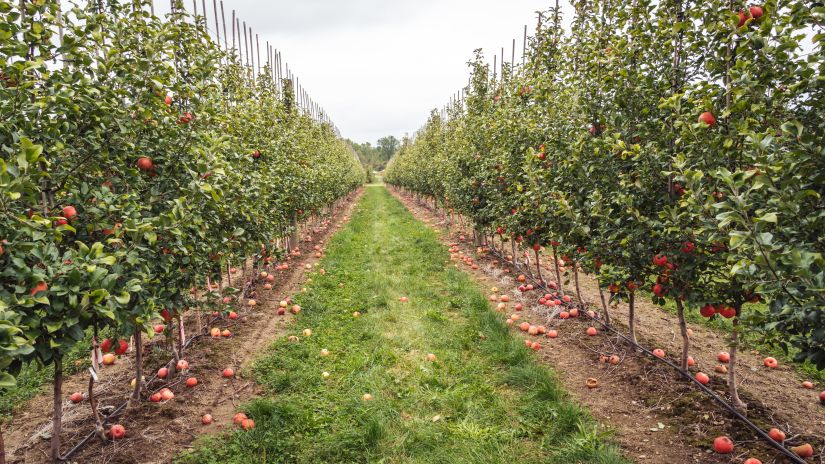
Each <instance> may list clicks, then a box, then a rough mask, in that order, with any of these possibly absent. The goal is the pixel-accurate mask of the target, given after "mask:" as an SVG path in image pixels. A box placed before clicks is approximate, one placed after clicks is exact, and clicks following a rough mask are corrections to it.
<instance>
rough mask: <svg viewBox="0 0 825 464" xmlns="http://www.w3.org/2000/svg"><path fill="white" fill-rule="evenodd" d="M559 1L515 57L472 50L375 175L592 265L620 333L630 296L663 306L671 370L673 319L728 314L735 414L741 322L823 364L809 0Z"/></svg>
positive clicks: (487, 228)
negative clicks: (461, 79) (441, 100)
mask: <svg viewBox="0 0 825 464" xmlns="http://www.w3.org/2000/svg"><path fill="white" fill-rule="evenodd" d="M572 3H573V6H574V8H575V14H574V15H573V17H572V18H566V19H568V20H569V23H570V27H566V28H565V27H562V24H563V19H564V18H562V16H561V11H560V9H559V8H558V7H556V8H551V9H550V10H549V11H547V12H544V13H543V14H542V15H541V16H540V21H539V25H538V26H537V29H536V32H535V36H534V37H532V38H531V39H530V46H529V52H528V56H527V58H526V64H525V66H523V67H517V68H516V69H513V68H511V67H508V66H503V67H502V69H501V72H496V71H498V70H495V71H493V72H491V70H490V69H489V67H488V65H486V64H485V62H484V61H483V60H482V58H481V54H480V52H477V55H476V58H475V60H474V61H472V62H471V63H470V67H471V72H472V76H471V79H470V83H469V85H468V86H467V88H466V89H465V92H464V95H465V96H466V97H465V98H462V99H460V100H459V101H457V102H454V103H453V104H451V105H450V106H449V107H448V108H447V110H446V117H445V116H444V115H443V114H442V113H439V112H433V114H432V115H431V117H430V119H429V120H428V122H427V124H426V125H425V126H424V127H423V128H422V129H421V130H420V131H419V132H418V133H417V135H416V137H415V139H414V140H407V141H406V143H405V144H404V146H403V147H402V149H401V151H400V153H399V155H398V156H397V157H396V158H395V159H394V160H393V162H392V163H391V164H390V165H389V166H388V168H387V171H386V181H387V182H388V183H390V184H394V185H397V186H401V187H404V188H405V189H408V190H411V191H414V192H417V193H419V194H421V195H425V196H429V197H431V198H434V199H435V200H436V201H437V202H439V203H440V204H441V205H443V206H444V207H445V208H447V209H448V210H452V211H453V212H455V213H457V214H460V215H461V216H464V217H467V218H469V219H470V220H471V221H472V222H473V224H474V226H475V228H476V230H477V232H476V234H477V235H478V236H488V235H489V236H494V237H498V238H499V239H500V240H501V241H503V242H507V241H509V242H510V244H508V246H513V249H514V250H515V246H516V245H515V244H520V245H521V246H525V247H530V248H532V249H533V250H535V253H536V258H537V259H538V257H539V253H540V252H541V251H542V250H544V251H545V252H549V251H552V253H553V255H554V257H555V256H558V257H559V259H560V260H563V261H565V262H567V263H568V266H569V267H570V268H572V269H573V270H574V271H577V270H578V269H580V268H581V269H583V270H584V271H586V272H588V273H591V274H593V275H595V276H597V277H598V279H599V282H600V284H601V287H602V289H603V290H604V291H609V294H610V298H611V299H612V300H613V301H627V302H629V304H630V307H631V313H630V314H631V316H630V321H629V322H630V323H629V327H630V332H631V338H632V339H633V340H635V328H634V316H633V306H634V300H635V298H637V293H638V292H639V291H640V290H646V291H650V292H652V293H653V294H654V299H655V300H656V301H657V302H659V303H664V302H665V301H672V302H673V303H674V304H675V306H676V308H677V311H678V314H679V321H680V326H681V333H682V338H683V343H684V350H683V353H682V355H681V361H682V367H683V368H685V369H686V368H687V363H688V359H689V343H690V340H689V337H688V334H687V328H686V324H685V314H686V312H688V311H697V312H699V311H701V314H702V315H703V316H705V317H725V318H730V319H731V320H732V322H733V332H732V338H731V343H730V345H731V346H730V349H729V352H730V357H731V369H730V370H729V384H730V386H731V397H732V400H733V402H734V404H735V405H736V406H738V407H740V408H744V407H745V406H746V405H744V404H743V403H742V402H741V401H740V400H739V397H738V394H737V389H736V370H735V368H733V366H735V360H736V348H737V344H738V339H737V338H738V337H737V334H738V333H740V332H741V330H743V327H747V330H752V331H759V332H760V333H761V334H762V335H763V337H764V339H765V340H766V341H768V342H773V343H775V344H777V345H779V346H781V347H782V348H785V349H786V350H789V351H791V352H792V353H794V354H795V355H796V358H797V359H798V360H799V361H803V360H808V361H810V362H812V363H814V364H815V365H817V366H819V367H820V368H825V331H823V330H822V327H823V326H824V325H825V317H823V312H822V308H823V307H825V291H823V289H825V256H823V251H825V242H823V240H822V237H823V236H825V199H824V198H823V195H825V146H824V145H823V140H825V137H823V136H824V135H825V118H823V113H825V85H823V70H825V54H823V50H822V44H821V39H822V38H823V37H824V36H823V35H822V32H823V18H825V9H824V8H823V7H822V6H817V5H818V4H814V6H811V2H808V1H798V0H791V1H789V2H782V3H781V8H779V9H777V8H778V7H777V2H775V1H769V2H766V3H765V4H764V5H754V4H750V5H749V4H746V3H744V2H742V1H739V0H737V1H733V2H731V1H728V0H724V1H720V0H711V1H707V2H699V3H697V2H688V1H685V0H667V1H661V2H652V1H645V0H642V1H634V2H618V3H617V2H611V1H606V0H600V1H595V2H594V1H574V2H572ZM557 5H558V3H557ZM491 74H492V78H491ZM531 253H532V251H531ZM513 254H514V255H515V254H516V253H513ZM557 266H558V264H557ZM556 269H558V267H556ZM539 271H540V269H539ZM557 274H558V271H557ZM560 280H561V279H557V281H559V284H560V285H563V282H560ZM562 294H563V289H562ZM603 300H604V299H603ZM754 303H757V304H754ZM603 307H604V310H605V311H607V309H608V306H607V305H606V304H603ZM604 315H605V316H608V314H604ZM743 324H746V326H743Z"/></svg>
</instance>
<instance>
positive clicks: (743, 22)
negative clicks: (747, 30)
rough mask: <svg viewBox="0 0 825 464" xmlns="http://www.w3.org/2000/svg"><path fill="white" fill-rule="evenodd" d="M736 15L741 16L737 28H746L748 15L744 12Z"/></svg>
mask: <svg viewBox="0 0 825 464" xmlns="http://www.w3.org/2000/svg"><path fill="white" fill-rule="evenodd" d="M736 14H737V15H739V23H738V24H737V26H736V27H742V26H744V25H745V23H746V22H747V21H748V15H746V14H745V12H744V11H740V12H738V13H736Z"/></svg>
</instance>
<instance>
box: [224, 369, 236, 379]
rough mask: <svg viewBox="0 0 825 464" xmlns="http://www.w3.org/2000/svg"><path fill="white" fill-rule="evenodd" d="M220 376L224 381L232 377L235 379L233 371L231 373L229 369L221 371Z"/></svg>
mask: <svg viewBox="0 0 825 464" xmlns="http://www.w3.org/2000/svg"><path fill="white" fill-rule="evenodd" d="M222 375H223V378H225V379H231V378H232V377H235V371H233V370H232V368H231V367H227V368H226V369H224V370H223V374H222Z"/></svg>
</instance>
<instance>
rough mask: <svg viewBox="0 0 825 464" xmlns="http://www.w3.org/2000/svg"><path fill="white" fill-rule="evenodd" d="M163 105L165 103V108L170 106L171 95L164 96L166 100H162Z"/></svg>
mask: <svg viewBox="0 0 825 464" xmlns="http://www.w3.org/2000/svg"><path fill="white" fill-rule="evenodd" d="M163 103H165V104H166V106H169V105H171V104H172V96H171V95H167V96H166V98H164V99H163Z"/></svg>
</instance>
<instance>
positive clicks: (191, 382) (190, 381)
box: [186, 377, 198, 388]
mask: <svg viewBox="0 0 825 464" xmlns="http://www.w3.org/2000/svg"><path fill="white" fill-rule="evenodd" d="M197 384H198V379H196V378H194V377H189V378H188V379H186V386H187V387H189V388H192V387H194V386H196V385H197Z"/></svg>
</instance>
